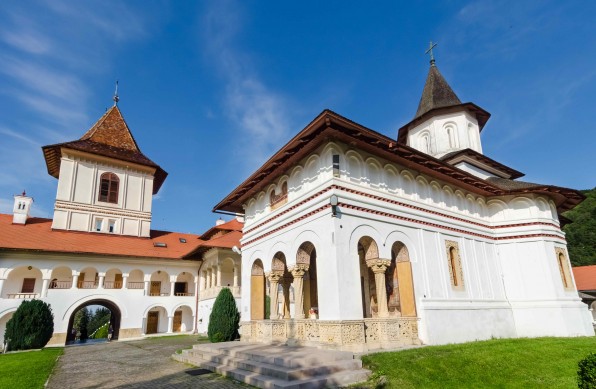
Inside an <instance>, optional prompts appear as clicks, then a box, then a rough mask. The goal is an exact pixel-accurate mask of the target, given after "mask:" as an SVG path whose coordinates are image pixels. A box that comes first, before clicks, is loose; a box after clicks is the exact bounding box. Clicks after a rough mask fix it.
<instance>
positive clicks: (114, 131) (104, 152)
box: [42, 106, 168, 194]
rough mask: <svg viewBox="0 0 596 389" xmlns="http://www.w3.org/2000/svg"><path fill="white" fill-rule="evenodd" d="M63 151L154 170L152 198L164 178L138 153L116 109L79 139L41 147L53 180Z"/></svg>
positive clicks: (56, 175)
mask: <svg viewBox="0 0 596 389" xmlns="http://www.w3.org/2000/svg"><path fill="white" fill-rule="evenodd" d="M63 148H64V149H72V150H78V151H83V152H86V153H90V154H95V155H101V156H104V157H108V158H113V159H117V160H122V161H127V162H133V163H136V164H139V165H143V166H148V167H152V168H155V180H154V182H153V194H156V193H157V192H158V191H159V188H161V185H162V184H163V182H164V181H165V179H166V177H167V175H168V173H166V171H165V170H163V169H162V168H161V167H160V166H159V165H158V164H156V163H155V162H153V161H152V160H150V159H149V158H147V157H146V156H145V155H144V154H143V153H142V152H141V150H140V149H139V146H138V145H137V142H136V141H135V139H134V137H133V136H132V133H131V132H130V128H128V125H127V124H126V121H125V120H124V117H123V116H122V113H121V112H120V109H119V108H118V107H117V106H113V107H112V108H110V109H109V110H108V111H107V112H106V113H105V114H104V115H103V116H102V117H101V118H100V119H99V120H98V121H97V123H95V124H94V125H93V127H91V129H89V131H87V132H86V133H85V135H83V136H82V137H81V139H79V140H75V141H72V142H65V143H58V144H54V145H48V146H44V147H42V150H43V153H44V158H45V160H46V165H47V167H48V173H49V174H50V175H51V176H53V177H56V178H58V176H59V174H60V161H61V157H62V149H63Z"/></svg>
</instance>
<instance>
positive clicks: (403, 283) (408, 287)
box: [385, 241, 416, 317]
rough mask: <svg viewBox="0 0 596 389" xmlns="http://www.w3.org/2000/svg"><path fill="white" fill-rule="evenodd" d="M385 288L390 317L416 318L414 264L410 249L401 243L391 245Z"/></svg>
mask: <svg viewBox="0 0 596 389" xmlns="http://www.w3.org/2000/svg"><path fill="white" fill-rule="evenodd" d="M385 287H386V289H387V309H388V311H389V315H390V316H404V317H416V301H415V296H414V279H413V276H412V263H411V261H410V254H409V251H408V248H407V246H406V245H405V244H404V243H403V242H401V241H396V242H394V243H393V244H392V245H391V264H390V266H389V267H388V268H387V270H386V271H385Z"/></svg>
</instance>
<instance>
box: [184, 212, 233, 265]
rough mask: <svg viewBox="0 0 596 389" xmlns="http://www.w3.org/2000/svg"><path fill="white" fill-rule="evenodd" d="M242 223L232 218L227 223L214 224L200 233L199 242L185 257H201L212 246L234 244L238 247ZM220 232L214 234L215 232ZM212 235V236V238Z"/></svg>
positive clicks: (229, 245) (220, 246)
mask: <svg viewBox="0 0 596 389" xmlns="http://www.w3.org/2000/svg"><path fill="white" fill-rule="evenodd" d="M243 226H244V224H243V223H241V222H239V221H238V220H236V219H232V220H230V221H229V222H227V223H224V224H220V225H219V226H215V227H213V228H211V229H209V230H208V231H207V232H205V233H204V234H203V235H201V239H200V240H199V241H200V242H199V244H198V245H197V246H196V248H195V249H194V250H193V251H191V252H189V253H188V254H187V255H186V256H185V258H201V257H202V256H203V254H204V253H205V252H206V251H208V250H209V249H212V248H221V249H231V248H233V247H234V246H236V247H238V248H239V247H240V246H241V245H240V239H242V227H243ZM214 232H215V233H217V232H220V233H221V234H218V235H216V234H215V233H214ZM212 236H214V237H213V238H212Z"/></svg>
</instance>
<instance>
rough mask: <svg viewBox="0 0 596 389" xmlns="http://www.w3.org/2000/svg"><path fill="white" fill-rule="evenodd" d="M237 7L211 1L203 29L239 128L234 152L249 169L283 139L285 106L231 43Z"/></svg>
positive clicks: (229, 111)
mask: <svg viewBox="0 0 596 389" xmlns="http://www.w3.org/2000/svg"><path fill="white" fill-rule="evenodd" d="M241 8H242V7H241V4H238V3H236V2H234V1H218V2H216V3H213V5H212V8H210V9H209V11H208V12H207V13H206V16H205V19H204V28H205V30H204V33H205V42H206V45H207V48H208V52H209V56H210V58H211V59H212V60H213V61H214V65H215V66H216V67H217V68H218V69H219V71H220V73H221V76H222V77H223V79H224V82H225V83H226V88H225V91H226V96H225V100H226V101H225V104H226V108H227V114H228V116H229V117H230V118H232V119H233V120H234V121H235V122H236V123H237V124H238V125H239V127H240V130H241V132H242V133H241V134H240V137H241V138H242V139H241V140H240V142H239V143H240V144H241V146H239V150H237V152H239V153H240V154H241V155H242V158H243V160H244V161H247V162H248V165H249V166H247V167H248V168H249V169H252V168H254V167H255V166H258V164H260V163H262V162H263V161H264V160H265V159H266V158H268V157H269V156H270V155H271V154H272V153H273V151H274V150H275V149H276V148H277V147H279V146H280V142H281V141H283V140H285V139H287V135H288V132H289V123H288V117H289V110H288V109H287V105H288V104H287V101H286V98H285V97H284V96H282V95H281V93H279V92H276V91H274V90H272V89H271V88H270V87H268V86H267V85H266V84H265V83H264V82H263V81H262V79H261V77H260V76H259V74H258V72H257V71H255V70H253V69H252V62H253V61H251V56H250V55H249V54H248V53H245V52H242V51H241V50H240V49H238V48H236V47H235V45H234V44H235V42H234V40H235V38H236V36H237V35H238V34H240V33H241V27H242V21H243V15H242V14H241Z"/></svg>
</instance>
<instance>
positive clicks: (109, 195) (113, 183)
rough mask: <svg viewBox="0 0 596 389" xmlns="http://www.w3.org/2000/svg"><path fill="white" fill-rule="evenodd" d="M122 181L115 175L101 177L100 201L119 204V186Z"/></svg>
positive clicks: (109, 174) (105, 174) (106, 174)
mask: <svg viewBox="0 0 596 389" xmlns="http://www.w3.org/2000/svg"><path fill="white" fill-rule="evenodd" d="M119 183H120V180H119V179H118V176H117V175H115V174H114V173H104V174H102V175H101V179H100V185H99V198H98V200H99V201H103V202H106V203H113V204H118V186H119Z"/></svg>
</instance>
